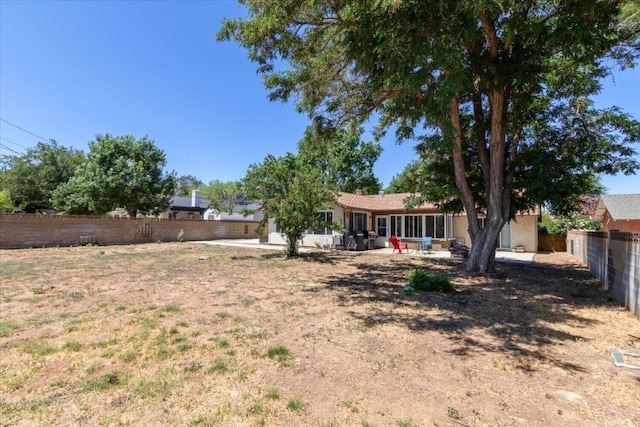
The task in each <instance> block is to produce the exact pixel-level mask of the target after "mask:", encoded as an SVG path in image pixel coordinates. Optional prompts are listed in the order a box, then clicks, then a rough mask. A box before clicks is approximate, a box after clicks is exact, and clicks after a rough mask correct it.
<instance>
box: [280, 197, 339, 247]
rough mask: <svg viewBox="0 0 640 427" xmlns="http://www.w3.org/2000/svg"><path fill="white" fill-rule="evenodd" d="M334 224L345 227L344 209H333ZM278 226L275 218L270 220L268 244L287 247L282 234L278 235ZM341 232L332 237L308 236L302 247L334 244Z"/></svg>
mask: <svg viewBox="0 0 640 427" xmlns="http://www.w3.org/2000/svg"><path fill="white" fill-rule="evenodd" d="M333 222H335V223H336V224H339V225H340V226H343V227H344V209H342V207H339V206H338V207H336V208H335V209H333ZM275 229H276V224H275V221H274V220H273V218H270V219H269V236H268V242H269V244H272V245H285V244H286V241H285V238H284V236H283V235H282V234H280V233H276V231H275ZM341 234H342V233H341V232H338V231H335V230H334V231H333V234H332V235H323V234H308V235H305V236H304V238H303V239H302V246H307V247H313V246H316V244H317V245H320V246H322V245H328V244H331V243H332V242H333V236H338V235H341Z"/></svg>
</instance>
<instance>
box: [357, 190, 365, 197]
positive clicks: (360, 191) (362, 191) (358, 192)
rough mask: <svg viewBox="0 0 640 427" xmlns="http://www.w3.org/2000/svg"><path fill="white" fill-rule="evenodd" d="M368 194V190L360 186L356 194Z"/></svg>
mask: <svg viewBox="0 0 640 427" xmlns="http://www.w3.org/2000/svg"><path fill="white" fill-rule="evenodd" d="M366 194H367V192H366V191H364V190H363V189H362V188H358V189H357V190H356V196H364V195H366Z"/></svg>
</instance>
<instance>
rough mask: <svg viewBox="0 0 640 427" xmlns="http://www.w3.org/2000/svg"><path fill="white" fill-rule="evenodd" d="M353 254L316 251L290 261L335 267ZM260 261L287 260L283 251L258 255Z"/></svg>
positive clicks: (300, 255) (302, 254)
mask: <svg viewBox="0 0 640 427" xmlns="http://www.w3.org/2000/svg"><path fill="white" fill-rule="evenodd" d="M354 256H356V255H354V254H349V253H346V254H345V253H343V252H327V251H322V252H320V251H318V252H304V253H300V254H298V255H297V256H296V257H293V258H291V260H302V261H305V262H313V263H318V264H330V265H335V264H337V263H339V262H342V261H348V260H351V259H352V258H353V257H354ZM260 257H261V258H262V259H265V260H273V259H283V260H285V259H287V258H286V256H285V254H284V251H280V252H270V253H266V254H262V255H260Z"/></svg>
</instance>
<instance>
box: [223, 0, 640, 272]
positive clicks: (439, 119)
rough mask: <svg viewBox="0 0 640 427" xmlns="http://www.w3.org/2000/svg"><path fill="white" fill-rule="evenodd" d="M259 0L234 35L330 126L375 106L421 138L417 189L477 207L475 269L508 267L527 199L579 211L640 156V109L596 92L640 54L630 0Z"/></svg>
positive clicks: (374, 114)
mask: <svg viewBox="0 0 640 427" xmlns="http://www.w3.org/2000/svg"><path fill="white" fill-rule="evenodd" d="M243 3H244V4H245V5H246V6H247V7H248V13H247V14H246V18H238V19H236V20H225V21H224V22H223V27H222V30H221V31H220V32H219V33H218V38H219V39H221V40H228V39H234V40H236V41H237V42H238V43H240V45H242V46H243V47H245V48H246V49H247V50H248V53H249V58H250V59H251V60H253V61H255V62H256V63H257V64H258V72H259V73H260V74H262V75H263V77H264V82H265V86H266V87H267V88H268V89H270V90H272V92H271V99H273V100H284V101H287V100H289V99H291V98H295V99H296V101H297V107H298V109H299V110H300V111H305V112H307V113H308V114H309V115H310V116H311V117H313V118H316V119H317V120H320V121H321V122H323V123H327V124H328V126H329V127H335V128H341V127H343V126H346V125H348V126H349V129H352V130H355V129H358V128H359V127H360V126H362V125H366V124H368V122H369V121H370V120H374V119H375V120H377V123H378V127H377V130H376V136H378V137H381V136H383V135H384V134H385V133H386V132H388V131H390V130H391V131H393V130H395V133H396V137H397V139H398V141H399V142H401V141H406V140H410V141H418V146H417V149H418V152H419V154H420V164H419V168H418V173H417V175H416V177H417V178H418V184H419V187H418V188H417V190H419V191H421V192H423V198H424V199H428V200H430V201H433V202H436V203H438V204H439V205H440V206H441V207H442V208H443V209H448V210H452V211H460V210H462V209H463V208H464V210H465V211H466V214H467V219H468V222H469V227H468V230H469V234H470V237H471V240H472V243H473V244H472V249H471V253H470V256H469V259H468V263H467V265H466V267H465V269H467V270H468V271H480V270H481V269H482V271H483V272H485V271H491V270H492V269H493V268H494V258H493V255H492V254H493V253H494V252H493V251H492V249H493V248H494V247H495V244H496V242H497V239H498V237H499V233H500V230H501V229H502V227H503V225H504V224H505V223H506V222H507V221H508V220H509V219H510V218H512V217H513V216H514V214H515V212H517V211H522V210H524V209H529V208H531V207H533V206H534V205H536V204H543V203H544V204H547V205H550V206H552V207H553V208H554V211H555V212H557V213H567V212H571V211H572V210H573V208H574V207H575V202H576V198H577V197H578V196H579V195H582V194H585V193H587V192H589V191H590V190H591V189H592V188H589V186H591V185H592V184H593V183H594V175H595V174H612V173H618V172H622V173H634V172H635V170H636V169H638V166H639V164H638V161H637V160H636V159H634V157H633V156H634V154H635V151H634V150H633V149H632V148H631V146H632V144H635V143H637V142H638V141H640V124H639V123H638V122H637V121H635V120H633V119H631V117H629V116H628V115H625V114H623V113H622V112H621V111H619V110H617V109H609V110H597V109H595V108H594V106H593V104H592V103H591V102H590V100H589V98H590V97H592V96H594V95H596V94H597V93H598V92H599V90H600V83H599V82H600V79H602V78H603V77H606V76H607V75H609V73H610V71H611V69H612V63H614V62H615V63H619V64H622V65H623V66H630V65H632V64H633V63H634V62H635V60H636V58H637V56H638V55H639V54H640V49H637V39H638V38H637V32H636V31H634V30H633V28H632V26H630V25H625V24H620V18H619V15H620V12H621V7H622V6H623V5H624V4H625V2H605V1H585V2H548V1H544V0H534V1H529V2H506V1H485V0H479V1H475V2H468V1H462V0H452V1H447V2H443V1H430V0H425V1H414V2H409V1H379V2H362V1H358V0H345V1H342V2H337V3H336V2H333V1H329V0H319V1H313V2H301V1H298V0H281V1H279V2H275V3H274V2H265V1H263V0H246V1H244V2H243ZM605 58H607V59H609V60H610V61H605ZM282 61H283V62H285V63H286V66H281V62H282ZM394 191H395V190H394ZM479 215H483V216H484V218H485V221H484V223H483V225H482V226H481V223H480V221H478V217H479Z"/></svg>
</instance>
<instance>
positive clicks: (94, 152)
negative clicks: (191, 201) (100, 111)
mask: <svg viewBox="0 0 640 427" xmlns="http://www.w3.org/2000/svg"><path fill="white" fill-rule="evenodd" d="M89 148H90V151H89V154H88V156H87V161H86V162H85V163H83V164H82V165H81V166H80V167H79V168H78V169H77V170H76V172H75V174H74V175H73V177H72V178H71V179H69V181H68V182H66V183H65V184H63V185H61V186H59V187H58V188H57V189H56V191H55V192H54V194H53V200H54V205H55V206H56V207H57V208H58V209H60V211H62V212H64V213H68V214H93V215H103V214H105V213H107V212H109V211H111V210H113V209H115V208H117V207H123V208H125V209H126V210H127V211H128V212H129V214H130V215H131V216H134V217H135V216H136V215H137V214H138V213H142V214H146V213H150V214H157V213H159V212H161V211H163V210H165V209H167V208H168V207H169V196H171V195H172V194H173V193H174V190H175V185H176V179H175V173H171V174H168V175H166V174H164V173H163V171H162V169H163V167H164V166H165V164H166V157H165V154H164V152H163V151H162V150H160V149H159V148H157V147H156V146H155V145H154V143H153V141H152V140H150V139H148V138H147V137H143V138H141V139H135V138H134V137H133V136H131V135H126V136H118V137H115V136H111V135H109V134H105V135H97V136H96V139H95V141H91V142H89Z"/></svg>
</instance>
